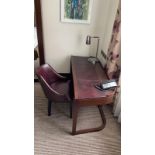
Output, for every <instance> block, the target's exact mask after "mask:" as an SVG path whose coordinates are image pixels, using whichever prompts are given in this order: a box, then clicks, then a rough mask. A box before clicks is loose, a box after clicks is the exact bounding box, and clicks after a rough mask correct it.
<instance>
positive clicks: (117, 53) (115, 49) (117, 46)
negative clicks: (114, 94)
mask: <svg viewBox="0 0 155 155" xmlns="http://www.w3.org/2000/svg"><path fill="white" fill-rule="evenodd" d="M120 57H121V7H120V4H119V7H118V10H117V13H116V18H115V22H114V25H113V31H112V37H111V42H110V45H109V48H108V53H107V63H106V66H105V69H106V72H107V75H108V77H109V79H113V78H114V79H118V78H119V75H120V71H121V65H120V63H121V59H120Z"/></svg>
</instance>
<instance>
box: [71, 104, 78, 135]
mask: <svg viewBox="0 0 155 155" xmlns="http://www.w3.org/2000/svg"><path fill="white" fill-rule="evenodd" d="M78 111H79V105H78V104H77V103H74V105H73V126H72V135H75V134H76V124H77V117H78Z"/></svg>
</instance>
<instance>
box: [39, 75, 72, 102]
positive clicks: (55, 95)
mask: <svg viewBox="0 0 155 155" xmlns="http://www.w3.org/2000/svg"><path fill="white" fill-rule="evenodd" d="M40 80H41V81H40V83H41V85H42V87H43V90H44V93H45V95H46V97H47V98H48V99H51V100H54V99H55V100H56V101H59V100H60V101H61V100H65V101H69V100H71V99H70V98H69V96H67V95H66V94H61V93H59V92H57V91H55V90H54V89H52V88H51V87H50V85H49V84H48V83H47V82H46V81H45V80H44V78H43V77H42V76H41V77H40Z"/></svg>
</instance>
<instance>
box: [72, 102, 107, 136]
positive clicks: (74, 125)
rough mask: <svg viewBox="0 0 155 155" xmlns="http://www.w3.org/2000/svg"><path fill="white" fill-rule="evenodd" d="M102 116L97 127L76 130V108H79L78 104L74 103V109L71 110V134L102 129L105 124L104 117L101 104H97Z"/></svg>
mask: <svg viewBox="0 0 155 155" xmlns="http://www.w3.org/2000/svg"><path fill="white" fill-rule="evenodd" d="M97 107H98V109H99V112H100V115H101V118H102V124H101V125H100V126H99V127H96V128H89V129H82V130H78V131H76V124H77V115H78V110H79V105H78V104H75V105H74V110H73V128H72V134H73V135H78V134H83V133H88V132H96V131H100V130H102V129H104V127H105V125H106V118H105V115H104V112H103V110H102V106H101V105H98V106H97Z"/></svg>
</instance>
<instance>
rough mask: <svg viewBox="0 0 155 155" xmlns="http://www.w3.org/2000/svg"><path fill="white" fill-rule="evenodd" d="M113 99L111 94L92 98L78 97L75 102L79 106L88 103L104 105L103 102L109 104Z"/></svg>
mask: <svg viewBox="0 0 155 155" xmlns="http://www.w3.org/2000/svg"><path fill="white" fill-rule="evenodd" d="M113 101H114V97H113V96H108V97H102V98H92V99H78V100H75V102H76V103H78V104H80V105H81V106H88V105H90V106H91V105H92V106H93V105H104V104H111V103H113Z"/></svg>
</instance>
